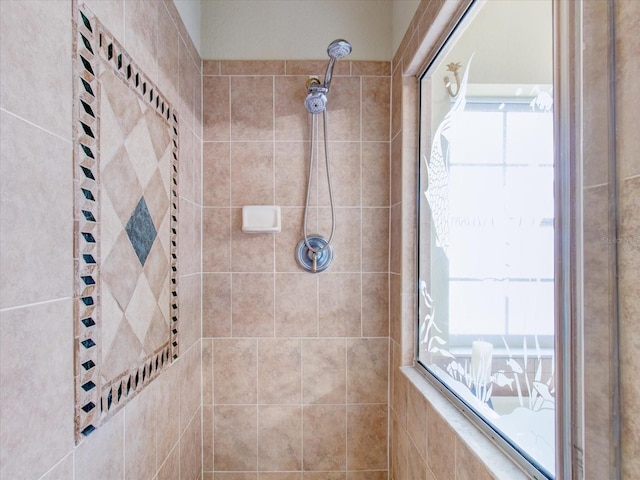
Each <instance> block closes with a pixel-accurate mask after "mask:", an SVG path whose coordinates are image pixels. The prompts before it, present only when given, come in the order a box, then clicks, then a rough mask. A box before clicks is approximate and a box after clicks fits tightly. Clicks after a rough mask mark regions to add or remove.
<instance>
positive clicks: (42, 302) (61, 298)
mask: <svg viewBox="0 0 640 480" xmlns="http://www.w3.org/2000/svg"><path fill="white" fill-rule="evenodd" d="M73 298H74V297H59V298H53V299H51V300H43V301H41V302H33V303H25V304H24V305H14V306H11V307H5V308H0V313H4V312H11V311H13V310H20V309H22V308H31V307H38V306H41V305H47V304H49V303H54V302H62V301H65V300H73Z"/></svg>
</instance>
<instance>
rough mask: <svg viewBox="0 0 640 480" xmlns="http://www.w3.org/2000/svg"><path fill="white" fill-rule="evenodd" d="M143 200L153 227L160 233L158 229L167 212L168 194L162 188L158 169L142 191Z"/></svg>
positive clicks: (162, 183)
mask: <svg viewBox="0 0 640 480" xmlns="http://www.w3.org/2000/svg"><path fill="white" fill-rule="evenodd" d="M144 200H145V202H146V203H147V208H148V209H149V214H150V215H151V219H152V220H153V225H154V226H155V227H156V230H158V232H160V230H159V229H158V227H159V226H160V224H161V223H162V220H163V219H164V217H165V215H166V214H167V211H168V210H169V194H168V192H167V190H166V189H165V188H164V182H163V181H162V174H161V171H160V169H159V168H156V169H155V171H154V172H153V175H152V176H151V178H150V179H149V183H148V184H147V186H146V187H145V189H144ZM167 232H168V230H167Z"/></svg>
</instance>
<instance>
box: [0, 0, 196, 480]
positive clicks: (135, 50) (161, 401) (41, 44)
mask: <svg viewBox="0 0 640 480" xmlns="http://www.w3.org/2000/svg"><path fill="white" fill-rule="evenodd" d="M86 4H87V5H88V7H89V9H90V10H92V11H93V13H95V14H96V15H97V16H98V17H99V18H100V20H101V21H102V23H104V24H105V25H106V27H107V28H108V29H109V30H110V31H111V32H112V33H113V34H114V36H115V37H116V38H117V39H118V40H119V41H120V42H121V43H122V44H123V45H124V47H125V49H126V50H127V52H128V53H129V54H130V55H131V57H132V58H133V59H134V60H135V61H136V62H137V63H138V64H139V65H140V67H141V68H142V69H143V70H144V72H145V73H146V74H147V75H148V76H149V78H150V79H151V80H152V81H153V83H155V84H156V85H158V87H159V88H160V89H161V90H162V92H163V93H164V94H165V95H166V96H167V97H168V98H169V99H170V100H171V101H172V102H174V104H175V105H176V106H177V108H178V110H179V115H180V143H181V145H180V195H181V197H180V232H179V239H178V244H179V245H178V248H179V262H180V264H179V271H180V279H179V294H180V314H181V330H180V358H179V359H178V360H177V361H176V362H175V363H174V364H173V365H172V366H171V367H170V368H169V369H168V370H167V371H165V372H164V373H162V374H161V375H160V376H159V377H158V378H157V379H155V380H154V381H153V382H152V383H151V384H150V385H149V386H148V387H147V388H146V389H145V390H143V391H142V392H141V393H140V394H138V395H137V396H136V397H135V398H134V399H133V400H132V401H131V402H130V403H128V404H127V405H126V406H125V407H124V408H123V409H122V410H121V411H120V412H118V413H117V414H116V415H115V416H114V417H113V418H111V419H110V420H109V421H108V422H107V423H106V424H104V425H103V426H101V427H100V428H98V430H96V431H95V432H94V433H93V434H91V435H90V436H89V437H87V438H86V439H85V440H84V441H83V442H82V443H80V444H79V445H78V446H77V447H75V446H74V435H73V425H74V412H73V405H74V391H73V383H74V381H73V375H74V369H73V338H74V331H73V306H72V300H73V257H72V255H73V243H72V242H73V230H74V226H73V176H72V172H73V160H72V115H71V112H72V111H71V108H72V105H73V101H72V65H71V61H72V58H73V56H72V38H73V36H72V12H73V8H75V7H76V4H75V2H74V3H73V4H72V2H71V1H62V0H60V1H56V2H50V1H46V0H34V1H29V2H24V1H10V0H7V1H2V2H0V19H1V20H0V21H1V22H2V26H1V28H2V41H1V42H0V76H1V77H2V82H1V86H0V89H1V99H0V122H1V133H0V136H1V138H0V158H1V161H0V179H1V180H0V181H1V184H0V185H1V199H2V210H1V211H0V215H1V227H0V242H1V253H0V265H1V270H0V272H1V273H0V282H1V283H0V286H1V294H0V337H1V339H0V382H1V388H0V443H1V444H2V449H1V453H0V465H1V467H0V468H1V469H0V477H1V478H7V479H9V478H11V479H39V478H43V479H47V480H53V479H65V480H67V479H70V478H75V479H76V480H80V479H91V480H112V479H114V478H132V479H133V478H135V479H138V478H158V479H171V480H175V479H188V480H195V479H197V478H199V477H200V475H201V455H200V452H201V449H200V445H201V422H200V418H201V415H200V412H201V409H200V377H201V375H200V365H201V362H200V358H201V343H200V329H201V324H200V290H201V288H200V285H201V280H200V279H201V275H200V265H201V260H200V254H199V252H200V250H201V248H200V223H199V219H200V215H201V190H200V185H201V181H200V170H201V168H200V157H201V155H200V152H201V122H200V119H201V112H200V107H201V101H200V98H201V83H200V82H201V75H200V65H201V62H200V59H199V57H198V55H197V53H196V51H195V49H194V48H193V45H192V44H191V41H190V39H189V37H188V35H187V33H186V31H185V29H184V27H183V25H182V23H181V20H180V19H179V16H178V13H177V11H176V10H175V7H174V5H173V3H172V2H171V1H169V0H166V1H163V0H158V1H155V2H127V3H126V9H125V3H124V2H123V1H122V0H113V1H111V0H95V1H93V0H91V1H87V2H86ZM125 40H126V41H125ZM125 445H126V449H125Z"/></svg>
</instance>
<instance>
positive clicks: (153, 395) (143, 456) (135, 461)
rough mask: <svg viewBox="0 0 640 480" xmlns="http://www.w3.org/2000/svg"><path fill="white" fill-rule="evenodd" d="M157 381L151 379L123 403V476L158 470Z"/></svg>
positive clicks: (144, 473)
mask: <svg viewBox="0 0 640 480" xmlns="http://www.w3.org/2000/svg"><path fill="white" fill-rule="evenodd" d="M157 387H158V383H157V382H151V383H150V384H149V385H147V386H146V387H145V389H144V390H142V391H141V392H140V393H139V394H138V395H136V396H135V397H134V398H133V399H132V400H131V401H130V402H129V403H127V405H126V406H125V425H124V444H125V445H126V448H125V450H124V472H125V478H144V477H145V476H146V475H148V474H149V473H148V472H155V471H157V467H156V436H157V435H158V428H159V427H160V425H159V424H158V423H157V422H156V419H155V416H154V413H155V412H154V408H153V405H154V403H156V402H157V401H158V398H157V396H158V388H157Z"/></svg>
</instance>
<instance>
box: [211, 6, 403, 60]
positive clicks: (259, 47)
mask: <svg viewBox="0 0 640 480" xmlns="http://www.w3.org/2000/svg"><path fill="white" fill-rule="evenodd" d="M391 18H392V2H391V0H367V1H353V0H331V1H327V0H306V1H304V2H292V1H288V0H269V1H263V0H232V1H229V0H207V1H205V2H203V3H202V27H201V34H202V57H203V58H204V59H215V60H285V59H303V60H319V59H325V58H326V48H327V46H328V45H329V43H331V42H332V41H333V40H335V39H336V38H345V39H346V40H348V41H349V42H351V44H352V45H353V52H352V54H351V56H350V57H349V59H350V60H385V61H389V60H390V59H391V55H392V51H391V47H392V40H391V35H392V23H391Z"/></svg>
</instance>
